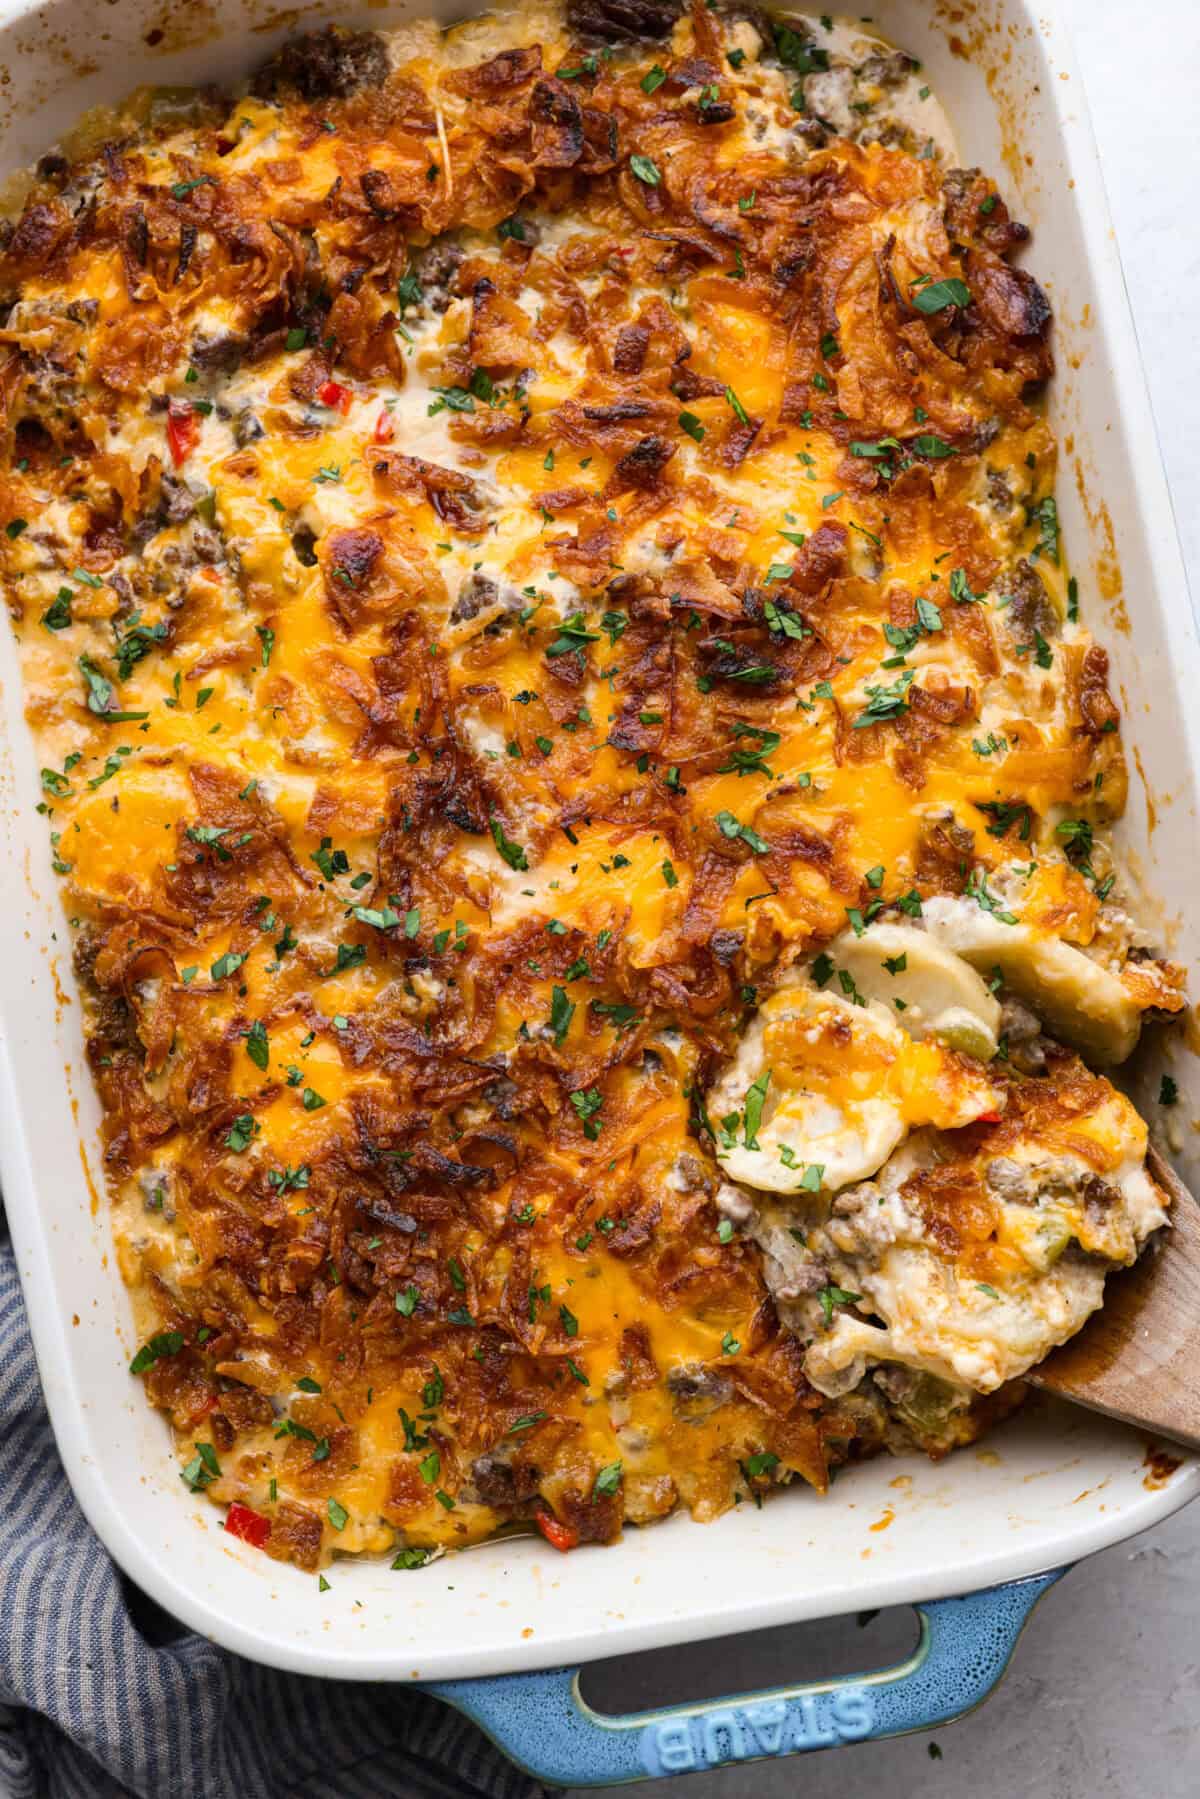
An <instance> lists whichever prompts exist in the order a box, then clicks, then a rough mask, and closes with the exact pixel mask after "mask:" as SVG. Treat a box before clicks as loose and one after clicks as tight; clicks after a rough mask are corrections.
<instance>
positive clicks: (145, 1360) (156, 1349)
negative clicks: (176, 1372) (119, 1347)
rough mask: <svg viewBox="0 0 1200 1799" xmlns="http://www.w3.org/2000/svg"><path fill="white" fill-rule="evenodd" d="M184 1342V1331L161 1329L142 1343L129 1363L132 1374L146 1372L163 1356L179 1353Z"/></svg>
mask: <svg viewBox="0 0 1200 1799" xmlns="http://www.w3.org/2000/svg"><path fill="white" fill-rule="evenodd" d="M183 1342H184V1339H183V1332H182V1331H160V1332H159V1333H158V1335H157V1336H154V1337H151V1338H150V1340H149V1342H148V1343H143V1344H142V1347H141V1348H140V1349H139V1350H138V1352H137V1354H136V1355H135V1356H134V1358H133V1360H132V1362H130V1364H129V1372H130V1374H145V1372H146V1370H147V1368H152V1367H153V1366H154V1364H155V1362H157V1361H159V1360H161V1358H162V1357H163V1356H173V1355H178V1354H179V1352H180V1350H181V1349H182V1348H183Z"/></svg>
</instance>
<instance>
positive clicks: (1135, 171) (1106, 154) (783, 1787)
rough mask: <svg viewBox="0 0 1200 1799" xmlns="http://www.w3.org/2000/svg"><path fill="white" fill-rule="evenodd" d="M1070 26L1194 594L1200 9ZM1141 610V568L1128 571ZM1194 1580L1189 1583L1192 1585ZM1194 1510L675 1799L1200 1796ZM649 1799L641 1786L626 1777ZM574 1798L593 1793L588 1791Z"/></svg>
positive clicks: (729, 1659) (880, 1646)
mask: <svg viewBox="0 0 1200 1799" xmlns="http://www.w3.org/2000/svg"><path fill="white" fill-rule="evenodd" d="M1058 3H1059V4H1060V5H1061V6H1062V7H1063V8H1064V10H1065V12H1066V15H1067V19H1068V22H1069V24H1070V25H1071V28H1072V30H1073V32H1074V36H1075V44H1076V51H1077V54H1078V58H1079V62H1080V64H1081V67H1082V72H1083V77H1084V83H1085V86H1086V88H1087V93H1088V100H1089V104H1090V107H1091V112H1092V118H1093V123H1094V125H1095V129H1096V136H1097V138H1098V140H1099V144H1100V154H1101V158H1102V161H1103V164H1104V173H1105V179H1106V181H1107V184H1108V192H1109V199H1110V202H1111V205H1112V211H1113V220H1114V223H1115V226H1116V232H1117V239H1118V242H1119V243H1120V246H1121V253H1122V257H1123V259H1124V264H1125V275H1126V280H1127V282H1128V285H1129V292H1130V297H1131V300H1132V302H1133V311H1134V318H1135V321H1136V324H1137V328H1138V335H1139V338H1140V340H1141V346H1142V355H1143V358H1144V360H1145V364H1146V372H1147V375H1148V377H1149V381H1150V392H1151V397H1152V399H1153V402H1154V410H1155V416H1156V419H1157V422H1158V431H1159V437H1160V439H1161V442H1162V448H1163V454H1164V457H1165V460H1166V465H1167V474H1168V476H1169V478H1170V483H1171V490H1172V494H1173V496H1174V501H1175V510H1176V514H1177V516H1178V520H1179V526H1180V533H1181V536H1182V539H1183V548H1184V555H1185V557H1186V560H1187V565H1188V570H1189V575H1190V577H1191V583H1192V591H1193V594H1194V595H1196V596H1197V598H1200V355H1198V353H1197V350H1196V345H1197V341H1198V340H1200V229H1197V227H1196V224H1195V216H1196V215H1195V198H1194V183H1195V170H1196V166H1197V150H1198V148H1200V126H1198V125H1197V120H1196V111H1195V91H1196V90H1195V80H1196V76H1195V71H1196V70H1197V68H1200V8H1198V7H1196V6H1195V4H1194V0H1146V3H1145V4H1143V5H1142V6H1140V7H1138V8H1135V9H1131V8H1130V7H1129V6H1128V5H1127V4H1118V0H1058ZM1127 578H1128V581H1129V586H1130V589H1131V598H1132V603H1131V608H1130V609H1131V611H1132V612H1134V613H1135V615H1136V574H1135V572H1134V571H1127ZM1194 1583H1197V1584H1194ZM1198 1584H1200V1505H1198V1506H1192V1507H1190V1508H1189V1509H1188V1510H1186V1511H1184V1512H1182V1513H1180V1514H1179V1515H1178V1516H1176V1517H1174V1518H1172V1519H1170V1520H1169V1521H1168V1522H1167V1523H1166V1524H1164V1525H1161V1526H1159V1527H1158V1528H1157V1529H1156V1530H1153V1531H1150V1532H1148V1533H1147V1534H1146V1535H1145V1536H1144V1537H1140V1538H1136V1539H1134V1540H1133V1541H1132V1542H1129V1543H1124V1544H1121V1545H1119V1546H1118V1547H1117V1548H1115V1549H1110V1550H1108V1551H1107V1552H1106V1553H1105V1554H1103V1555H1098V1556H1096V1557H1094V1558H1093V1559H1092V1560H1091V1561H1089V1562H1086V1563H1084V1564H1082V1565H1081V1566H1080V1567H1078V1568H1076V1569H1075V1570H1073V1572H1071V1573H1070V1574H1068V1575H1067V1576H1066V1577H1065V1579H1063V1580H1062V1581H1061V1582H1060V1583H1059V1585H1058V1586H1057V1587H1055V1588H1054V1589H1053V1590H1052V1591H1051V1592H1050V1593H1049V1595H1048V1596H1047V1597H1046V1599H1044V1600H1043V1601H1042V1603H1041V1605H1040V1606H1039V1608H1038V1610H1037V1611H1036V1613H1035V1614H1034V1617H1033V1619H1032V1621H1031V1623H1030V1626H1029V1628H1028V1630H1027V1631H1026V1633H1025V1635H1024V1637H1023V1638H1022V1640H1021V1642H1020V1643H1019V1644H1018V1647H1017V1652H1016V1655H1015V1656H1014V1658H1013V1663H1012V1666H1011V1668H1010V1669H1009V1672H1008V1675H1007V1677H1006V1679H1005V1681H1004V1682H1003V1684H1002V1685H1001V1687H1000V1688H999V1690H998V1692H997V1693H996V1695H995V1696H994V1697H993V1698H992V1699H991V1700H990V1701H989V1702H988V1703H987V1704H986V1705H984V1706H983V1707H982V1708H981V1709H980V1710H979V1711H977V1712H975V1713H974V1714H972V1716H970V1717H969V1718H966V1719H964V1720H963V1721H962V1722H961V1723H958V1724H954V1725H951V1726H949V1728H947V1729H944V1730H939V1731H938V1732H936V1733H935V1736H934V1737H933V1738H930V1737H928V1736H915V1737H906V1738H904V1739H901V1740H897V1741H895V1742H891V1743H879V1744H864V1745H862V1746H860V1747H855V1748H849V1749H839V1750H834V1751H826V1752H824V1753H822V1754H817V1755H808V1756H805V1757H804V1758H803V1760H801V1759H799V1758H796V1757H792V1758H789V1759H786V1760H783V1761H780V1762H759V1763H756V1764H754V1765H752V1766H746V1765H742V1766H740V1767H731V1768H728V1769H725V1770H723V1771H721V1772H718V1773H713V1774H696V1775H690V1776H686V1777H684V1778H682V1779H681V1780H678V1781H674V1782H672V1783H671V1787H670V1791H671V1793H672V1794H673V1795H676V1796H677V1799H743V1796H746V1799H784V1795H787V1796H788V1799H791V1796H792V1795H793V1794H797V1793H799V1792H803V1793H804V1795H805V1799H844V1796H845V1795H846V1794H848V1793H849V1794H855V1793H861V1792H864V1791H867V1790H873V1791H883V1792H886V1793H887V1795H888V1799H918V1795H919V1799H930V1795H938V1794H942V1795H946V1796H947V1799H960V1795H962V1796H965V1795H968V1794H970V1795H972V1799H1008V1796H1009V1795H1016V1794H1020V1795H1024V1796H1028V1799H1105V1796H1106V1795H1116V1796H1117V1799H1127V1796H1128V1795H1132V1794H1135V1793H1147V1794H1150V1795H1152V1796H1153V1799H1195V1796H1196V1794H1197V1793H1198V1792H1200V1681H1198V1679H1197V1675H1198V1673H1200V1628H1198V1626H1197V1606H1196V1599H1195V1594H1196V1592H1197V1590H1198ZM911 1618H912V1614H911V1613H906V1614H884V1616H883V1617H881V1618H879V1619H876V1620H873V1621H871V1622H870V1623H868V1624H866V1625H864V1626H860V1625H858V1624H856V1622H855V1620H853V1619H849V1620H839V1621H838V1622H836V1623H834V1624H822V1625H808V1626H804V1627H799V1628H796V1629H792V1630H786V1631H772V1632H766V1633H761V1634H760V1635H759V1636H757V1637H755V1638H748V1637H743V1638H733V1639H730V1640H729V1641H727V1642H723V1643H719V1644H706V1645H699V1646H697V1647H696V1648H694V1649H690V1650H689V1649H683V1650H667V1651H663V1652H661V1653H655V1654H653V1655H646V1656H637V1657H632V1658H627V1659H626V1660H625V1661H624V1662H623V1663H622V1664H621V1665H620V1666H619V1667H617V1666H611V1665H610V1666H607V1667H605V1668H603V1669H598V1670H596V1671H594V1673H593V1674H592V1675H591V1676H590V1677H585V1685H586V1687H587V1690H588V1694H589V1697H591V1698H592V1700H593V1703H596V1704H599V1705H604V1704H605V1703H607V1704H609V1705H611V1706H612V1707H613V1708H614V1709H617V1708H624V1707H628V1708H629V1709H631V1710H634V1709H641V1708H643V1707H647V1706H650V1705H653V1704H655V1703H663V1702H672V1701H675V1702H679V1701H683V1700H686V1699H700V1698H703V1697H709V1696H715V1695H716V1694H717V1693H719V1692H736V1691H738V1689H739V1688H741V1689H742V1690H743V1691H744V1690H746V1689H747V1688H750V1687H753V1686H755V1685H762V1684H765V1683H767V1682H769V1681H772V1680H804V1679H816V1678H819V1677H820V1676H822V1675H829V1674H837V1673H848V1672H849V1671H850V1670H851V1669H853V1668H862V1667H870V1666H883V1665H886V1664H887V1663H889V1662H891V1661H894V1660H895V1659H897V1651H898V1650H902V1649H903V1647H904V1646H905V1645H906V1644H907V1643H908V1642H910V1641H911V1638H912V1635H913V1627H912V1624H911ZM625 1790H626V1791H627V1792H630V1793H637V1794H646V1795H647V1796H648V1795H649V1793H650V1792H651V1791H652V1790H653V1789H652V1788H651V1786H650V1785H649V1784H646V1785H642V1784H639V1785H637V1786H635V1787H630V1788H626V1789H625ZM578 1799H582V1795H578Z"/></svg>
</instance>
